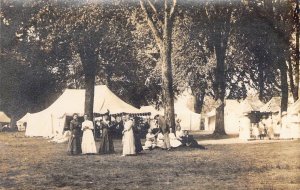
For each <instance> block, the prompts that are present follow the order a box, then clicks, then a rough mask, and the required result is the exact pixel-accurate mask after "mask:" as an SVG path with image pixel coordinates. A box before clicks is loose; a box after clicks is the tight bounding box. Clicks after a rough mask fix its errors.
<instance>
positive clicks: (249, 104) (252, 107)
mask: <svg viewBox="0 0 300 190" xmlns="http://www.w3.org/2000/svg"><path fill="white" fill-rule="evenodd" d="M240 106H241V107H240V108H241V111H243V112H244V113H248V112H251V111H259V109H260V108H261V107H262V106H264V103H263V102H261V101H260V100H259V99H258V98H246V99H245V100H244V101H242V102H241V104H240Z"/></svg>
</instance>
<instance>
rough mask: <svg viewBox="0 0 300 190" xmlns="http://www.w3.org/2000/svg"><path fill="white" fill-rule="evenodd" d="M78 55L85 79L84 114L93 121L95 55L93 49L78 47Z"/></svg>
mask: <svg viewBox="0 0 300 190" xmlns="http://www.w3.org/2000/svg"><path fill="white" fill-rule="evenodd" d="M79 48H80V50H79V54H80V58H81V62H82V66H83V71H84V78H85V103H84V105H85V106H84V112H85V114H87V115H88V116H89V117H90V119H91V120H92V119H93V113H94V91H95V76H96V69H97V60H98V58H97V54H96V53H95V52H94V49H93V48H87V47H79Z"/></svg>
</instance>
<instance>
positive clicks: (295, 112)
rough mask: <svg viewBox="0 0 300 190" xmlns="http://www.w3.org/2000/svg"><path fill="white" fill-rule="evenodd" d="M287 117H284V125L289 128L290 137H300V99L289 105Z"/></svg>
mask: <svg viewBox="0 0 300 190" xmlns="http://www.w3.org/2000/svg"><path fill="white" fill-rule="evenodd" d="M285 117H286V119H283V124H282V125H283V127H284V128H286V129H288V130H289V131H288V132H289V134H285V135H284V136H285V137H286V135H288V137H290V138H298V139H299V138H300V99H298V100H297V101H296V102H295V103H294V104H292V105H291V106H289V107H288V111H287V115H285ZM283 138H284V137H283Z"/></svg>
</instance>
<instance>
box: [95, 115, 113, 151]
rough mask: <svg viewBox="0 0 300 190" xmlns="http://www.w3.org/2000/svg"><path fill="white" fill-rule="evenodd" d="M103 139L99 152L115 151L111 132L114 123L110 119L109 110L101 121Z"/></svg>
mask: <svg viewBox="0 0 300 190" xmlns="http://www.w3.org/2000/svg"><path fill="white" fill-rule="evenodd" d="M101 128H102V139H101V141H100V147H99V154H109V153H114V152H115V151H114V144H113V139H112V134H111V128H112V124H111V121H110V119H109V112H107V113H106V114H105V115H104V116H103V120H102V121H101Z"/></svg>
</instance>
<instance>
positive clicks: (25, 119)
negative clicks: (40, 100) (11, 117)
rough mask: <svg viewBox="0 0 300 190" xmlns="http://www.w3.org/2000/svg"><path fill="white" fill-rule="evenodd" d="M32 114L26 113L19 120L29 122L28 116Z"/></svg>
mask: <svg viewBox="0 0 300 190" xmlns="http://www.w3.org/2000/svg"><path fill="white" fill-rule="evenodd" d="M29 116H30V113H26V114H25V115H24V116H23V117H22V118H21V119H19V120H18V121H17V122H27V120H28V117H29Z"/></svg>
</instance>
